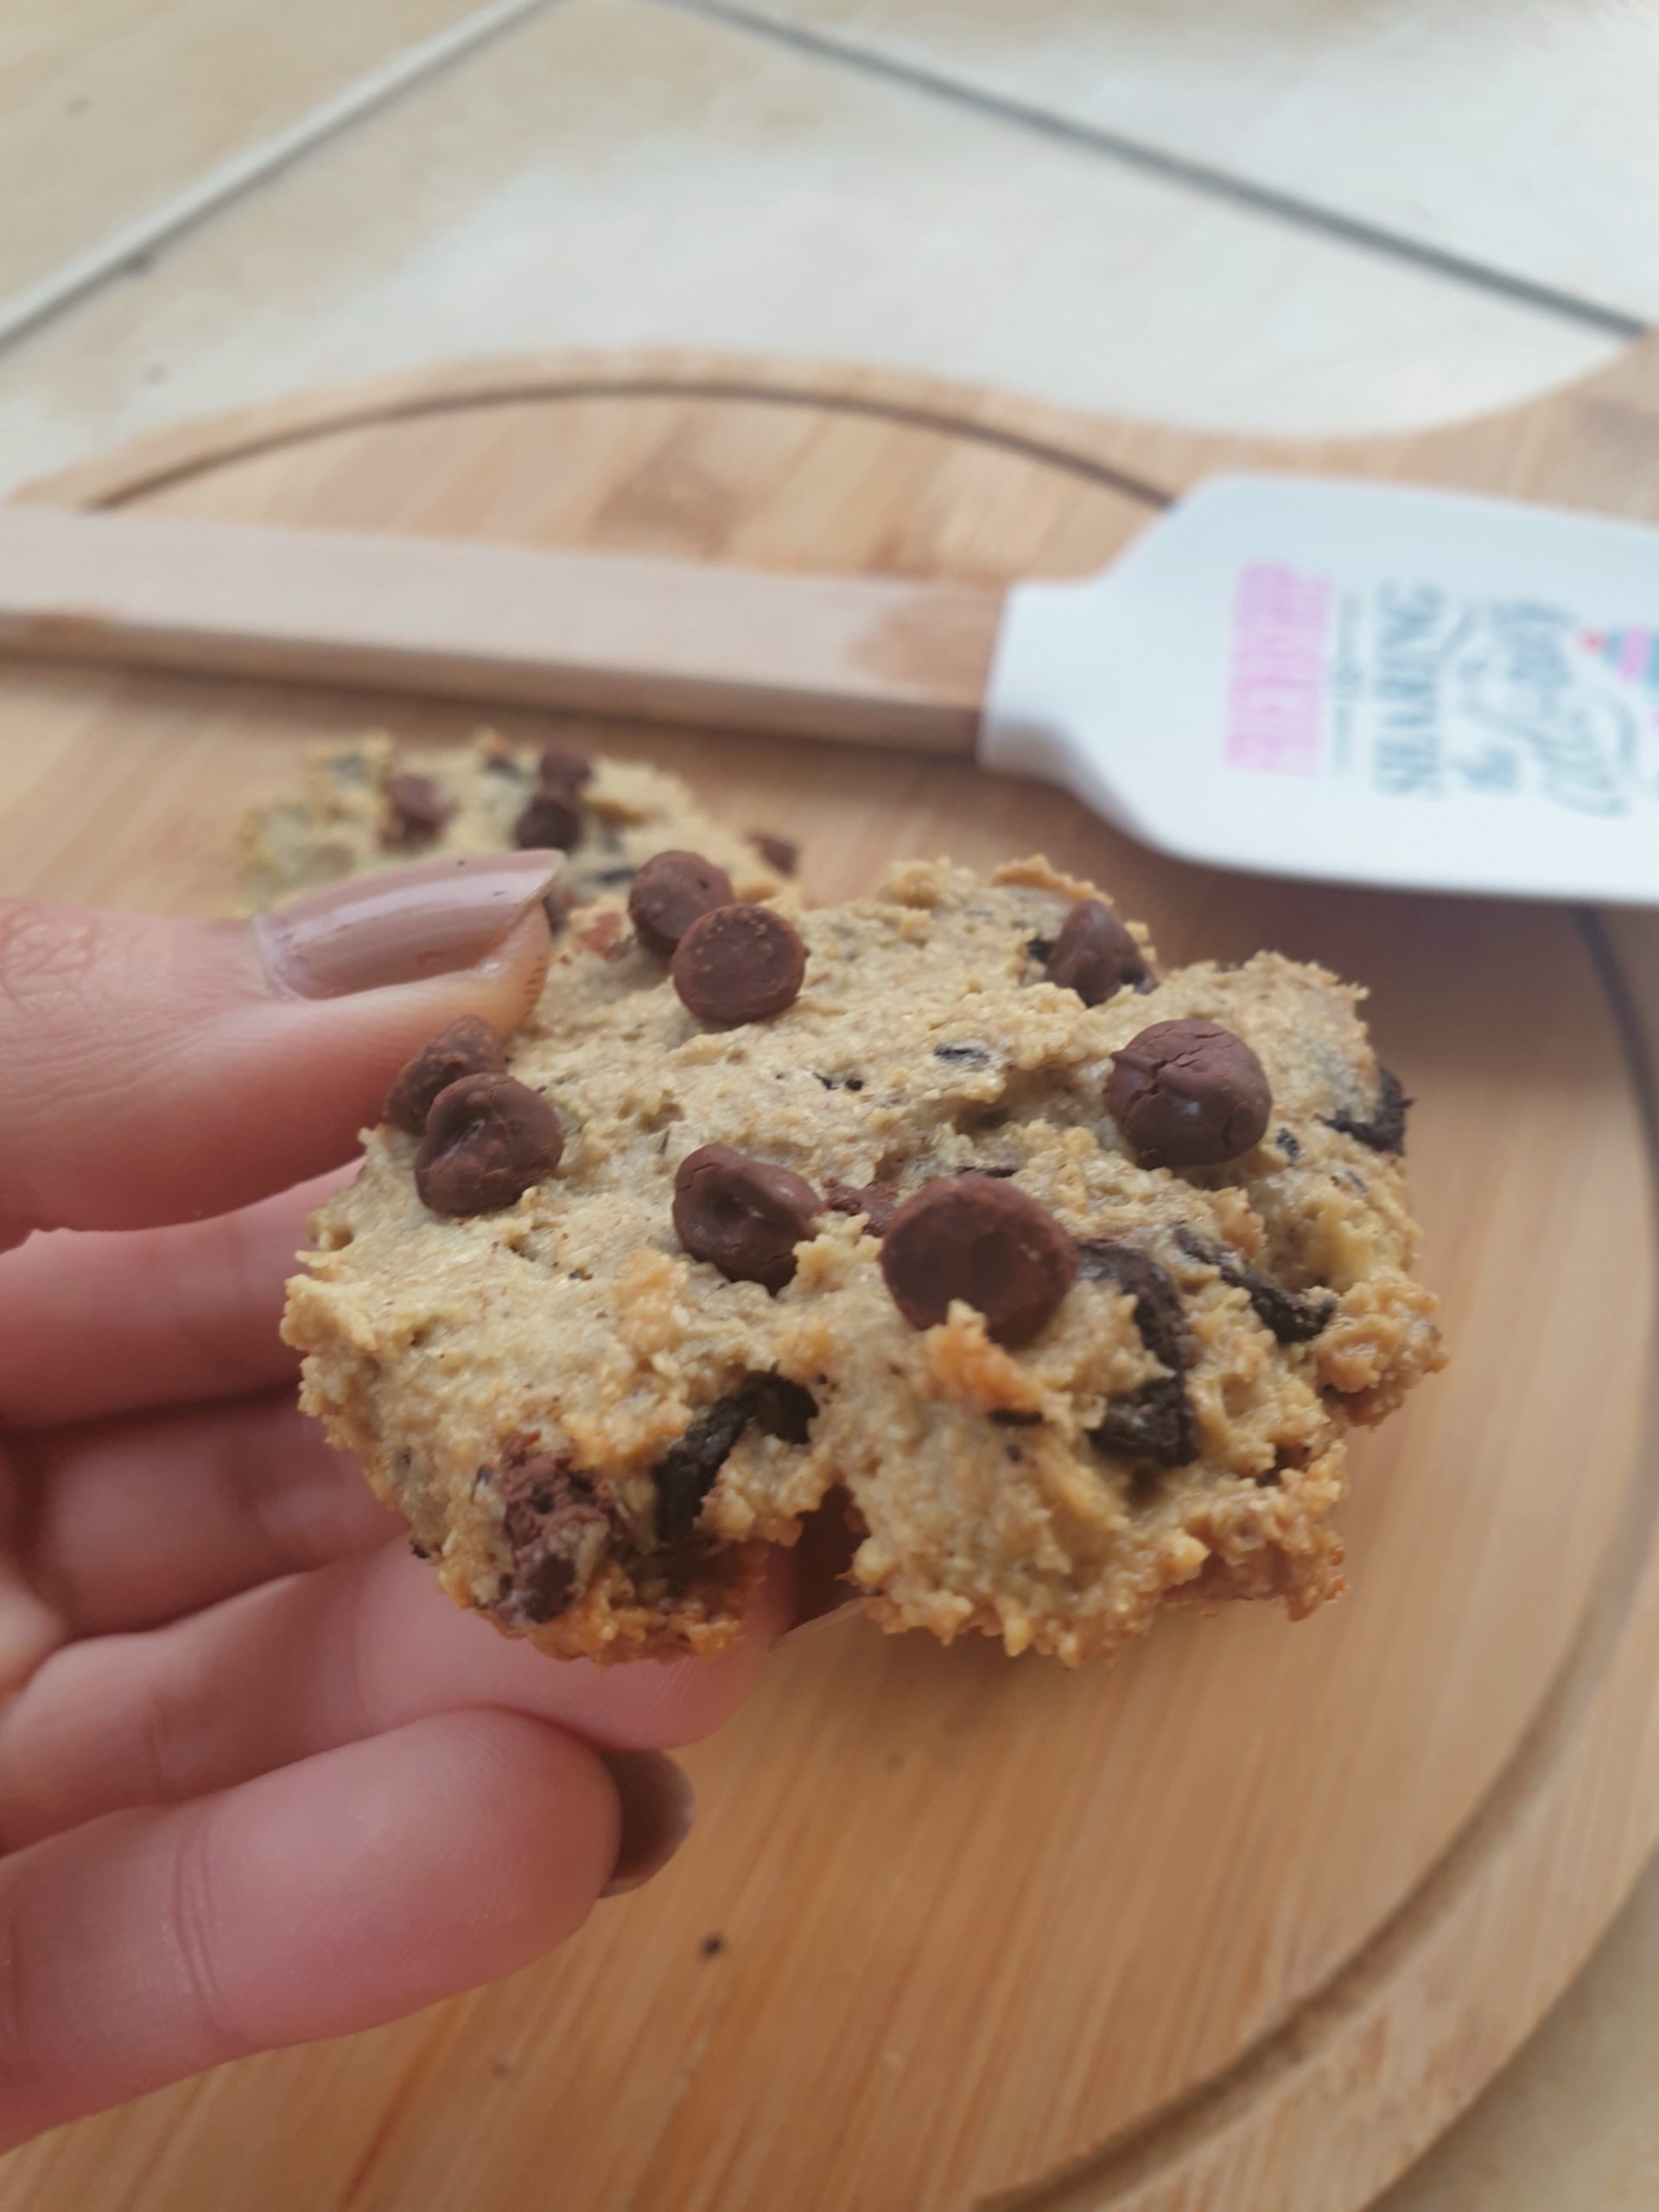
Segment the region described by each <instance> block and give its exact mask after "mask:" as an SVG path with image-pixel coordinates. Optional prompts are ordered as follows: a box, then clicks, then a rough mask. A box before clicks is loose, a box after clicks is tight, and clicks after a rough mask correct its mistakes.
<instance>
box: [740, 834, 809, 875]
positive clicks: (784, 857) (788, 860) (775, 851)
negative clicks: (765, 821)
mask: <svg viewBox="0 0 1659 2212" xmlns="http://www.w3.org/2000/svg"><path fill="white" fill-rule="evenodd" d="M749 842H750V843H751V844H752V845H753V847H754V849H755V851H756V852H757V853H759V854H760V857H761V859H762V860H763V861H765V862H766V866H767V867H768V868H776V869H777V871H778V873H779V875H793V874H794V873H795V871H796V869H797V868H798V867H799V866H800V864H801V849H800V847H799V846H798V844H797V843H796V842H795V840H794V839H793V838H792V837H777V836H773V835H772V831H771V830H770V829H751V830H750V832H749Z"/></svg>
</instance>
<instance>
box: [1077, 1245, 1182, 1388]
mask: <svg viewBox="0 0 1659 2212" xmlns="http://www.w3.org/2000/svg"><path fill="white" fill-rule="evenodd" d="M1077 1273H1078V1274H1079V1275H1081V1276H1082V1278H1083V1280H1084V1281H1085V1282H1109V1283H1110V1284H1111V1285H1112V1286H1113V1287H1114V1288H1115V1289H1116V1290H1121V1291H1122V1292H1123V1294H1125V1296H1126V1297H1128V1298H1132V1299H1133V1300H1135V1327H1136V1328H1137V1329H1138V1330H1139V1331H1140V1332H1141V1343H1142V1344H1144V1345H1145V1346H1146V1348H1147V1351H1149V1352H1150V1353H1151V1354H1152V1356H1153V1357H1154V1359H1156V1360H1161V1361H1162V1363H1163V1364H1164V1365H1165V1366H1166V1367H1168V1368H1172V1369H1173V1370H1174V1371H1175V1373H1176V1374H1178V1375H1179V1374H1180V1373H1181V1372H1182V1371H1183V1370H1185V1368H1187V1367H1189V1366H1190V1365H1191V1364H1192V1330H1191V1329H1190V1328H1189V1327H1188V1325H1187V1319H1186V1312H1185V1307H1184V1306H1182V1304H1181V1294H1180V1292H1179V1290H1178V1289H1177V1288H1176V1287H1175V1282H1174V1278H1173V1276H1172V1275H1171V1274H1170V1272H1169V1270H1168V1268H1160V1266H1159V1264H1158V1262H1157V1261H1156V1260H1154V1258H1153V1257H1152V1255H1151V1254H1150V1253H1147V1252H1143V1251H1141V1249H1140V1247H1139V1246H1138V1245H1135V1244H1123V1243H1119V1242H1118V1241H1117V1240H1116V1238H1115V1237H1095V1236H1089V1237H1079V1238H1078V1240H1077Z"/></svg>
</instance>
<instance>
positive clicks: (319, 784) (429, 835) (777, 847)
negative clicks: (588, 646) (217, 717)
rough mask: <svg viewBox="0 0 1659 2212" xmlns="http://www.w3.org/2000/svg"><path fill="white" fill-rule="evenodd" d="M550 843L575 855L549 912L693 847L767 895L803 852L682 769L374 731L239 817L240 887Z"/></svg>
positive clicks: (250, 898)
mask: <svg viewBox="0 0 1659 2212" xmlns="http://www.w3.org/2000/svg"><path fill="white" fill-rule="evenodd" d="M514 845H520V846H533V845H546V846H550V847H554V848H556V849H558V850H559V851H561V852H563V853H565V854H566V855H568V858H567V860H566V862H565V867H564V873H563V876H562V878H561V879H560V887H559V890H558V892H557V893H556V895H555V900H554V904H553V906H551V907H550V912H549V918H550V920H553V921H555V922H557V921H561V920H562V919H563V915H564V914H565V913H566V912H569V908H570V907H572V906H586V905H587V904H588V901H589V900H590V899H595V898H598V897H599V896H600V895H601V893H604V892H607V891H615V890H617V889H619V888H625V887H626V886H627V885H628V884H630V883H631V882H632V880H633V878H634V875H635V874H636V873H637V872H638V870H639V868H640V867H641V866H642V865H643V864H644V863H645V861H647V860H649V859H650V858H651V856H652V855H653V854H654V853H660V852H662V851H664V850H665V849H682V850H685V849H689V850H691V851H694V852H696V853H699V854H701V855H703V856H704V857H705V858H706V859H707V860H708V861H709V862H710V863H711V864H712V865H713V866H714V867H715V868H718V869H719V870H721V874H722V877H723V878H728V879H729V880H730V882H731V885H732V886H733V887H734V892H735V893H736V895H738V896H739V897H741V898H745V899H762V898H766V897H767V896H769V895H770V894H771V893H773V892H775V891H776V890H777V889H778V887H779V884H780V883H781V882H782V881H783V880H784V879H785V877H787V876H789V875H791V874H793V872H794V867H795V858H796V849H795V847H794V846H793V845H791V843H790V842H788V841H787V840H786V839H785V838H781V837H777V836H772V835H770V834H769V833H768V832H766V831H764V830H757V831H755V832H754V833H753V835H752V836H748V837H744V836H739V835H738V834H737V833H736V832H735V831H733V830H730V829H724V828H722V827H721V825H720V824H719V823H716V822H713V821H711V820H710V819H709V817H708V815H706V814H705V813H704V812H703V811H702V809H701V808H700V807H699V806H698V805H697V804H696V801H695V800H694V799H693V798H692V796H691V794H690V791H688V790H687V789H686V786H685V785H684V784H683V783H682V782H681V780H680V779H679V778H678V777H677V776H671V775H670V774H668V773H667V772H666V771H665V770H664V769H661V768H652V767H649V766H646V765H645V762H643V761H639V760H610V759H607V757H605V756H604V755H603V754H601V753H594V754H593V755H592V756H591V757H589V756H588V755H586V754H583V753H575V752H571V751H569V750H568V749H567V748H565V747H561V746H548V747H543V748H542V749H541V750H539V751H537V749H535V748H533V747H524V746H513V745H510V744H508V743H507V741H505V738H501V737H498V736H497V735H496V734H495V733H494V732H493V730H480V731H479V732H478V733H477V734H476V735H475V736H474V739H473V741H472V742H471V744H470V745H467V746H451V747H434V748H432V749H429V750H426V751H421V752H405V753H399V751H398V749H397V747H396V746H395V745H394V744H393V743H392V741H391V738H389V737H387V736H385V734H380V733H375V734H371V735H369V736H366V737H362V738H359V739H358V740H356V741H354V742H353V743H352V744H350V745H345V746H319V747H316V748H315V750H314V751H313V752H312V753H311V755H310V757H309V758H308V760H307V762H306V766H305V772H304V777H303V781H302V785H301V786H300V788H299V790H298V791H296V792H294V793H293V794H292V796H290V797H289V798H280V799H275V800H272V801H271V802H270V804H267V805H264V806H262V807H259V808H257V810H255V811H254V812H253V813H252V814H251V815H250V816H249V817H248V818H247V820H246V821H245V823H243V825H242V832H241V885H242V892H243V898H244V902H245V905H246V906H248V907H249V908H250V909H251V910H257V909H258V908H260V907H264V906H275V905H276V904H277V902H278V901H279V900H281V899H291V898H293V897H295V896H296V894H297V893H300V892H302V891H311V890H315V889H316V888H317V887H320V886H321V885H322V884H325V883H332V882H334V880H335V879H336V878H338V877H340V876H345V875H366V874H370V873H372V871H373V870H374V869H376V868H390V867H393V866H395V865H396V864H397V862H398V861H409V860H421V859H426V858H429V857H432V856H436V855H441V854H444V853H487V852H500V851H504V850H507V849H511V848H512V847H513V846H514Z"/></svg>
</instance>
